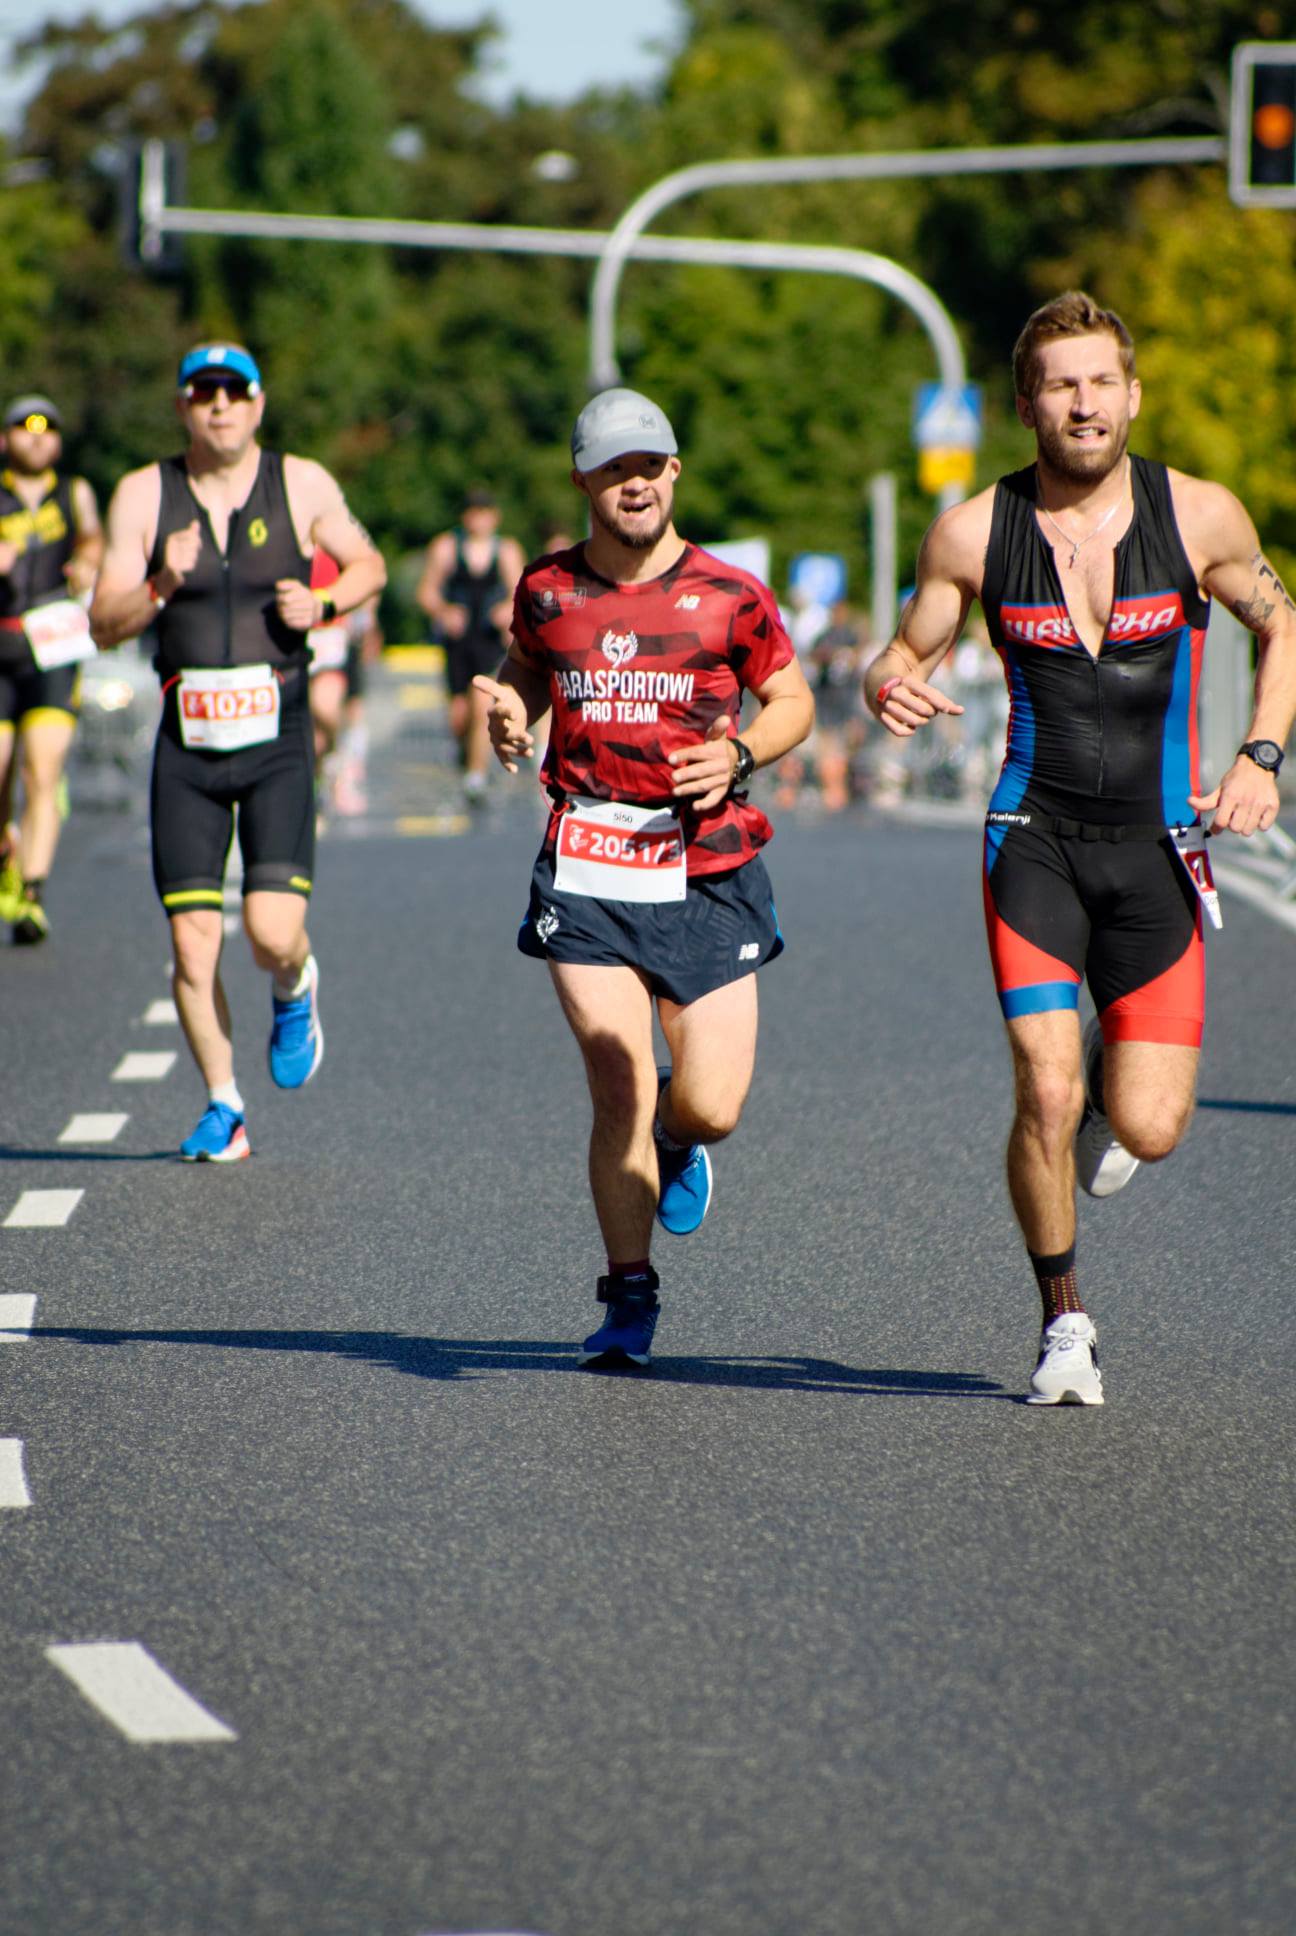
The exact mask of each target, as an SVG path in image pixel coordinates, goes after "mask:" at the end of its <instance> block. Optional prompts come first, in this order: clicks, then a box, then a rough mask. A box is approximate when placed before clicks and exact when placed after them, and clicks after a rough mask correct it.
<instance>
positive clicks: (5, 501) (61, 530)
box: [0, 471, 77, 665]
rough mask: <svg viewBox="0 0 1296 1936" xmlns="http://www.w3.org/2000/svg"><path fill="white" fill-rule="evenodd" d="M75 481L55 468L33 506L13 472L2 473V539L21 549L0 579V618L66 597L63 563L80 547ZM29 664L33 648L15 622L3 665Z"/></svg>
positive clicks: (5, 633)
mask: <svg viewBox="0 0 1296 1936" xmlns="http://www.w3.org/2000/svg"><path fill="white" fill-rule="evenodd" d="M74 481H75V480H74V479H73V478H71V477H60V476H59V475H58V474H57V472H54V471H51V472H50V473H49V475H48V478H47V480H46V490H45V492H44V495H43V496H42V498H41V500H40V503H39V504H38V505H37V506H36V508H35V510H31V509H30V508H29V507H28V506H27V505H26V504H25V503H24V502H23V500H22V498H20V497H19V495H18V493H17V491H16V490H15V488H14V479H13V473H12V471H4V472H0V539H3V540H4V542H5V543H6V544H11V545H16V546H17V547H18V556H17V558H15V560H14V566H13V570H12V571H11V572H10V573H9V574H8V576H7V577H4V578H0V619H19V618H21V617H22V615H23V613H24V612H30V611H31V610H32V609H33V607H34V606H37V605H52V604H54V602H55V601H56V600H57V599H60V598H68V597H70V596H71V594H70V593H69V591H68V585H67V579H66V578H65V577H64V576H63V567H64V565H65V564H66V563H67V562H68V559H69V558H70V557H71V556H72V553H73V551H74V550H75V549H76V539H77V532H76V514H75V512H74V510H73V508H72V486H73V483H74ZM29 662H31V647H30V646H29V645H28V643H27V637H26V634H25V633H24V632H22V631H21V630H20V629H19V628H18V627H17V625H12V626H7V627H5V628H4V629H2V630H0V663H3V664H6V665H14V664H19V663H22V664H27V663H29Z"/></svg>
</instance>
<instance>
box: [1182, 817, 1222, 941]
mask: <svg viewBox="0 0 1296 1936" xmlns="http://www.w3.org/2000/svg"><path fill="white" fill-rule="evenodd" d="M1170 838H1171V840H1172V841H1173V842H1174V850H1175V852H1176V854H1178V856H1179V859H1180V860H1181V862H1182V863H1183V869H1184V872H1185V873H1186V874H1187V876H1188V878H1189V880H1190V881H1191V882H1192V884H1193V886H1194V887H1195V888H1196V890H1197V898H1198V900H1199V901H1200V902H1201V904H1202V906H1203V907H1204V908H1205V910H1206V913H1207V916H1208V918H1209V920H1210V924H1211V926H1212V927H1213V928H1222V927H1223V926H1224V915H1223V912H1222V910H1221V908H1220V897H1219V890H1218V889H1217V887H1216V886H1215V879H1214V876H1213V875H1212V873H1211V864H1210V856H1209V855H1208V854H1207V852H1206V829H1205V828H1204V827H1200V826H1198V827H1171V829H1170Z"/></svg>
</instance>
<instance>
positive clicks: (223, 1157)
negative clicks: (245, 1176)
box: [180, 1102, 252, 1163]
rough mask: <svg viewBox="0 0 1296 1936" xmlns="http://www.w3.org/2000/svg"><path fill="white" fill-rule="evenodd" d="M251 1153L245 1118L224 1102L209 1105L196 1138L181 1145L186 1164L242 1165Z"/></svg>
mask: <svg viewBox="0 0 1296 1936" xmlns="http://www.w3.org/2000/svg"><path fill="white" fill-rule="evenodd" d="M251 1154H252V1145H251V1144H250V1143H249V1142H248V1139H247V1128H246V1125H245V1124H244V1121H243V1118H242V1117H241V1116H240V1115H239V1114H238V1113H237V1111H236V1110H233V1109H230V1108H228V1107H227V1106H226V1104H224V1103H223V1102H209V1103H208V1105H207V1107H206V1109H205V1110H204V1111H203V1113H202V1117H201V1119H200V1120H199V1123H198V1127H197V1129H196V1130H195V1131H194V1133H193V1135H192V1136H186V1137H185V1139H184V1141H183V1143H181V1145H180V1156H181V1159H182V1161H183V1162H185V1163H241V1162H242V1160H243V1158H244V1157H245V1156H251Z"/></svg>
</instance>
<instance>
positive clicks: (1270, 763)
mask: <svg viewBox="0 0 1296 1936" xmlns="http://www.w3.org/2000/svg"><path fill="white" fill-rule="evenodd" d="M1243 753H1245V754H1246V756H1247V758H1248V759H1249V760H1254V761H1255V763H1256V765H1257V766H1258V767H1259V768H1260V770H1261V772H1262V773H1272V774H1273V776H1274V778H1275V779H1277V777H1278V769H1279V767H1280V766H1281V765H1282V763H1283V750H1282V747H1281V746H1279V744H1278V742H1277V740H1273V739H1249V740H1248V741H1247V743H1246V745H1245V746H1239V747H1238V757H1239V758H1241V756H1242V754H1243Z"/></svg>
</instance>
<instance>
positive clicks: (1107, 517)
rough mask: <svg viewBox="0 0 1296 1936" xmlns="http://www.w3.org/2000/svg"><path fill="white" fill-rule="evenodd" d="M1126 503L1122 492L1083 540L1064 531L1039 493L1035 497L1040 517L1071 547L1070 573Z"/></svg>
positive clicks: (1068, 568)
mask: <svg viewBox="0 0 1296 1936" xmlns="http://www.w3.org/2000/svg"><path fill="white" fill-rule="evenodd" d="M1125 481H1126V484H1128V482H1129V477H1128V474H1127V476H1126V480H1125ZM1124 502H1125V492H1124V491H1122V492H1121V494H1120V496H1119V497H1118V498H1117V500H1116V502H1115V503H1114V504H1113V505H1112V507H1111V509H1110V510H1109V511H1106V512H1104V514H1103V516H1102V517H1100V518H1099V520H1098V522H1097V524H1096V525H1095V526H1094V528H1093V530H1092V531H1086V532H1085V534H1084V536H1083V538H1073V537H1072V536H1071V533H1070V532H1069V531H1064V530H1063V529H1062V526H1061V525H1060V524H1059V523H1058V521H1057V519H1056V518H1055V517H1054V516H1053V515H1052V513H1051V512H1050V511H1049V510H1048V509H1047V507H1046V506H1045V505H1043V504H1041V503H1040V500H1039V494H1038V492H1037V493H1036V497H1035V503H1036V506H1037V508H1038V510H1039V512H1040V515H1041V516H1042V517H1046V518H1047V519H1048V521H1049V523H1050V524H1051V525H1052V526H1053V529H1054V530H1055V531H1056V532H1057V534H1058V536H1059V538H1065V539H1066V542H1067V543H1068V544H1069V545H1070V547H1071V556H1070V558H1069V559H1068V560H1067V570H1068V571H1074V570H1075V561H1076V559H1077V558H1078V557H1079V556H1080V553H1081V551H1082V550H1083V548H1084V546H1085V545H1087V544H1088V542H1089V540H1090V538H1096V537H1097V536H1098V533H1099V532H1100V531H1101V530H1102V528H1103V526H1104V525H1106V524H1110V523H1111V521H1112V519H1113V518H1114V517H1115V515H1116V513H1117V512H1118V511H1119V510H1120V508H1121V505H1122V504H1124Z"/></svg>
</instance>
